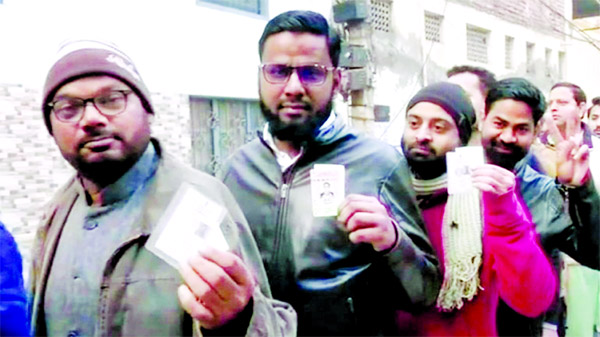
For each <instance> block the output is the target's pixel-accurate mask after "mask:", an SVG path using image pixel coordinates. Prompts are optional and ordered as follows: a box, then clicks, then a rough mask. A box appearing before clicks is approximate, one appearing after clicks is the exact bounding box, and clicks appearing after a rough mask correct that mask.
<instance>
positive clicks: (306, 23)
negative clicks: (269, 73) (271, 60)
mask: <svg viewBox="0 0 600 337" xmlns="http://www.w3.org/2000/svg"><path fill="white" fill-rule="evenodd" d="M281 32H297V33H311V34H315V35H321V36H325V37H327V47H328V48H329V57H330V58H331V62H332V64H333V66H334V67H337V65H338V60H339V57H340V48H341V47H340V45H341V41H340V36H339V34H338V33H337V32H336V31H335V30H334V29H333V28H331V27H330V26H329V24H328V23H327V19H325V18H324V17H323V16H322V15H321V14H319V13H315V12H311V11H288V12H285V13H281V14H279V15H277V16H276V17H274V18H272V19H271V20H270V21H269V22H268V23H267V25H266V27H265V30H264V31H263V33H262V36H261V37H260V40H259V41H258V55H259V56H260V58H261V60H262V54H263V48H264V45H265V41H266V40H267V38H268V37H269V36H271V35H273V34H277V33H281Z"/></svg>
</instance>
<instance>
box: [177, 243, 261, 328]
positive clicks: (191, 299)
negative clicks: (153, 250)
mask: <svg viewBox="0 0 600 337" xmlns="http://www.w3.org/2000/svg"><path fill="white" fill-rule="evenodd" d="M180 273H181V276H182V277H183V279H184V281H185V284H182V285H181V286H179V289H178V291H177V293H178V296H179V302H180V303H181V306H182V307H183V308H184V309H185V311H187V312H188V313H189V314H190V315H191V316H192V317H193V318H194V319H196V320H198V321H199V322H200V325H201V326H202V327H203V328H206V329H215V328H218V327H220V326H222V325H224V324H225V323H227V322H229V321H230V320H232V319H233V318H235V317H236V316H237V314H239V313H240V312H241V311H242V310H244V308H245V307H246V305H247V304H248V302H249V301H250V297H252V292H253V289H254V284H255V282H254V278H253V277H252V275H251V273H250V272H249V271H248V269H247V268H246V266H245V265H244V263H243V262H242V260H241V259H240V258H239V257H238V256H237V255H235V254H233V253H231V252H223V251H219V250H216V249H213V248H208V249H206V250H205V251H203V252H202V253H200V254H198V255H196V256H194V257H192V258H190V260H189V263H188V264H187V265H182V266H181V268H180Z"/></svg>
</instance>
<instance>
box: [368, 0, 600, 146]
mask: <svg viewBox="0 0 600 337" xmlns="http://www.w3.org/2000/svg"><path fill="white" fill-rule="evenodd" d="M533 3H534V2H532V1H527V0H503V1H492V0H454V1H445V0H426V1H420V2H417V1H394V2H393V11H392V22H393V29H392V32H391V33H390V34H387V35H386V36H384V35H381V34H380V35H379V36H376V38H375V40H376V41H375V42H374V44H375V45H376V46H377V47H378V48H379V49H378V48H375V56H374V59H375V61H376V64H377V66H376V67H377V74H376V80H375V81H376V83H378V85H376V89H375V90H376V94H375V97H376V98H375V104H384V105H389V106H390V107H391V109H390V110H391V115H392V117H391V119H392V122H390V123H377V124H378V125H377V128H378V130H377V131H378V132H379V136H380V137H381V138H382V139H384V140H386V141H387V142H389V143H391V144H393V145H399V144H400V139H401V134H402V129H403V121H404V114H405V109H406V104H407V103H408V101H409V100H410V98H411V97H412V96H413V95H414V93H416V91H418V90H419V89H420V88H421V87H422V86H424V85H426V84H428V83H433V82H436V81H440V80H444V79H445V78H446V75H445V74H446V71H447V70H448V69H449V68H451V67H452V66H454V65H462V64H470V65H475V66H481V67H484V68H486V69H488V70H490V71H492V72H494V73H495V74H496V76H497V78H504V77H510V76H519V77H525V78H527V79H529V80H531V81H532V82H533V83H534V84H536V85H537V86H539V87H540V89H542V90H543V91H544V92H547V91H548V90H549V89H550V87H551V85H552V84H553V83H555V82H558V81H559V80H561V73H562V78H563V79H565V78H572V80H573V81H574V82H576V83H577V82H581V81H582V79H583V78H585V74H586V72H585V71H577V72H575V71H573V70H574V69H573V68H571V63H570V62H571V61H572V60H573V59H574V58H570V57H571V56H572V54H573V52H572V51H571V50H570V49H569V44H568V43H567V42H566V41H568V38H567V35H566V33H565V31H564V29H565V24H566V23H565V21H564V20H562V19H559V18H558V16H557V15H558V14H557V13H561V11H562V12H566V11H568V10H569V8H565V5H564V4H565V2H564V1H563V0H547V1H546V3H547V7H546V6H541V5H535V6H534V4H533ZM536 3H537V2H536ZM540 6H541V7H540ZM548 7H549V8H548ZM425 12H428V13H433V14H437V15H441V16H442V17H443V20H442V23H441V30H440V41H439V42H432V41H429V40H426V38H425ZM561 21H562V23H561ZM467 26H474V27H477V28H481V29H484V30H487V31H489V35H488V39H487V45H488V47H487V58H488V60H487V62H485V63H482V62H476V61H471V60H469V59H468V58H467ZM506 36H510V37H512V38H513V39H514V40H513V50H512V67H510V68H507V67H506V66H505V59H506V48H505V39H506ZM528 43H532V44H533V46H534V47H533V53H532V54H531V58H530V60H529V62H528V61H527V44H528ZM547 51H548V52H547ZM561 53H562V54H563V55H565V56H564V58H565V59H566V60H567V61H568V62H569V65H568V66H567V64H566V62H567V61H565V63H564V64H563V67H562V68H563V69H560V66H559V63H560V62H559V54H561ZM588 54H589V53H586V54H583V55H588ZM592 54H593V53H592ZM547 56H548V58H547ZM593 57H598V54H597V53H596V55H593ZM390 60H395V62H394V61H391V62H390ZM567 70H571V71H570V72H569V73H568V74H567Z"/></svg>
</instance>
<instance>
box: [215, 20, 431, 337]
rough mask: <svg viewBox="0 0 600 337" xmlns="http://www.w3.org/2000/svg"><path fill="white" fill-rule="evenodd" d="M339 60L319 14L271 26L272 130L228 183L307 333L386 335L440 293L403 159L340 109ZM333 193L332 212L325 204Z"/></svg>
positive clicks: (266, 75) (267, 46) (265, 71)
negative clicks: (397, 319) (402, 316)
mask: <svg viewBox="0 0 600 337" xmlns="http://www.w3.org/2000/svg"><path fill="white" fill-rule="evenodd" d="M339 53H340V40H339V37H338V36H337V34H336V33H335V32H334V31H333V30H331V29H330V28H329V26H328V24H327V21H326V20H325V18H323V17H322V16H321V15H320V14H317V13H314V12H308V11H291V12H286V13H283V14H280V15H278V16H276V17H275V18H273V19H272V20H271V21H269V23H268V24H267V26H266V28H265V30H264V32H263V35H262V37H261V39H260V41H259V55H260V59H261V66H260V68H259V74H258V75H259V86H260V88H259V94H260V104H261V107H262V112H263V114H264V116H265V117H266V119H267V121H268V123H267V125H266V126H265V128H264V130H263V132H262V133H260V134H259V137H258V138H257V139H255V140H253V141H252V142H250V143H249V144H246V145H245V146H243V147H242V148H240V149H239V150H238V151H237V152H236V153H234V154H233V155H232V157H231V158H229V160H228V162H227V164H226V165H225V167H224V170H223V177H222V179H223V181H224V182H225V184H226V185H227V186H228V187H229V188H230V190H231V191H232V192H233V194H234V196H235V197H236V200H237V201H238V203H239V204H240V206H241V207H242V210H243V211H244V214H245V215H246V217H247V219H248V223H249V224H250V226H251V229H252V232H253V234H254V236H255V239H256V240H257V243H258V247H259V250H260V251H261V254H262V258H263V262H264V263H265V267H266V269H267V275H268V277H269V282H270V284H271V287H272V290H273V296H274V297H275V298H277V299H280V300H283V301H286V302H288V303H290V304H292V306H293V307H294V309H296V311H297V312H298V334H299V335H324V336H327V335H347V336H349V335H352V336H356V335H378V334H381V333H383V332H384V330H385V329H386V328H389V327H390V326H391V325H393V323H392V321H393V312H394V308H397V307H398V306H400V307H403V308H405V309H407V310H410V309H414V308H418V307H423V306H427V305H430V304H432V303H433V301H434V299H435V296H436V294H437V291H438V289H439V284H440V283H439V281H440V276H439V271H438V262H437V261H436V259H435V257H434V254H433V250H432V247H431V244H430V243H429V240H428V239H427V236H426V235H425V233H424V230H423V225H422V222H421V220H420V217H419V215H418V210H417V208H416V206H415V204H414V202H413V196H412V195H411V192H409V188H408V186H409V182H408V181H407V180H406V177H409V175H402V173H401V172H400V171H399V170H398V167H399V166H400V162H401V160H402V159H401V157H400V154H399V153H398V151H396V150H395V149H394V148H392V147H391V146H389V145H387V144H384V143H383V142H379V141H377V140H374V139H370V138H368V137H365V136H364V135H361V134H358V133H356V132H354V131H352V130H350V129H349V128H348V127H346V126H345V125H344V123H343V121H342V119H340V118H339V117H338V116H336V114H335V113H334V112H333V111H332V100H333V97H334V95H335V94H336V93H337V90H338V88H339V85H340V72H339V70H338V69H337V68H336V66H337V62H338V57H339ZM324 186H327V189H328V190H331V192H332V198H331V199H332V202H327V203H325V202H323V200H322V198H320V196H321V194H322V193H325V192H326V191H325V190H324ZM338 195H340V196H341V198H339V199H336V196H338ZM332 204H333V209H331V208H329V206H330V205H332Z"/></svg>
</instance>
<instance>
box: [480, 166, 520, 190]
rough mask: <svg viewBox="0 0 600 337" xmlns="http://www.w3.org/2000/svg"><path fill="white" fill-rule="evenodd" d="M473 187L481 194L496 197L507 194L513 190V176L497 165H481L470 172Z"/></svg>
mask: <svg viewBox="0 0 600 337" xmlns="http://www.w3.org/2000/svg"><path fill="white" fill-rule="evenodd" d="M471 181H472V182H473V186H475V187H476V188H478V189H479V190H481V191H482V192H489V193H493V194H496V195H503V194H506V193H509V192H511V191H513V190H514V188H515V181H516V180H515V174H514V173H512V172H511V171H509V170H507V169H505V168H502V167H500V166H497V165H492V164H483V165H482V166H479V167H476V168H474V169H473V170H472V171H471Z"/></svg>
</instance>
